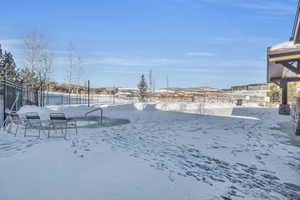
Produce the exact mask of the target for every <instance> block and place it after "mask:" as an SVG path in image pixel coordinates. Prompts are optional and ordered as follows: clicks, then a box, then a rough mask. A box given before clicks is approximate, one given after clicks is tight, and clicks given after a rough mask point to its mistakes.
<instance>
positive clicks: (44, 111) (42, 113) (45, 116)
mask: <svg viewBox="0 0 300 200" xmlns="http://www.w3.org/2000/svg"><path fill="white" fill-rule="evenodd" d="M29 112H35V113H38V114H39V116H40V117H41V119H42V120H48V119H49V114H50V113H52V112H53V111H51V110H50V109H48V108H42V107H38V106H23V107H21V109H20V110H19V111H18V112H17V113H18V114H19V115H23V116H25V114H26V113H29Z"/></svg>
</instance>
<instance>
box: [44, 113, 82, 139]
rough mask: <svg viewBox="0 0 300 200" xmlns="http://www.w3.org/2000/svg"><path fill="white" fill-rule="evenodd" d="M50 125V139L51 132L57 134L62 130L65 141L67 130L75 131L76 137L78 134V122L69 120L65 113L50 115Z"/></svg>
mask: <svg viewBox="0 0 300 200" xmlns="http://www.w3.org/2000/svg"><path fill="white" fill-rule="evenodd" d="M49 125H50V128H49V130H48V138H49V137H50V132H51V130H55V131H56V133H57V131H58V130H60V131H61V133H62V134H63V137H64V138H65V139H66V138H67V129H75V131H76V135H77V133H78V130H77V123H76V121H75V120H72V119H67V118H66V115H65V114H64V113H50V124H49Z"/></svg>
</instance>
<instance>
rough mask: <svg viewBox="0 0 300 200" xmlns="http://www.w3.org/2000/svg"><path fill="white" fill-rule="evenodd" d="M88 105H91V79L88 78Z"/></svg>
mask: <svg viewBox="0 0 300 200" xmlns="http://www.w3.org/2000/svg"><path fill="white" fill-rule="evenodd" d="M88 107H90V80H88Z"/></svg>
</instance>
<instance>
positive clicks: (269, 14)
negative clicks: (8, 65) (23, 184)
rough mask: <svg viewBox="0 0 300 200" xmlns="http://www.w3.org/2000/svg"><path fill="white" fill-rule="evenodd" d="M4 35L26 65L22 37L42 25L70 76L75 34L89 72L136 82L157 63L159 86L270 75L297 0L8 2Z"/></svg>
mask: <svg viewBox="0 0 300 200" xmlns="http://www.w3.org/2000/svg"><path fill="white" fill-rule="evenodd" d="M1 7H2V8H5V9H1V26H0V43H2V45H3V47H4V48H6V49H8V50H10V51H12V52H13V53H14V54H15V57H16V60H17V64H18V66H19V67H21V66H22V39H23V38H24V36H25V35H26V34H28V33H30V32H32V31H38V32H40V33H42V34H43V35H44V36H45V37H46V38H47V39H48V40H49V42H50V44H51V45H50V47H51V49H52V50H53V52H55V62H54V64H55V66H54V69H55V73H54V74H53V79H54V80H56V81H60V82H63V81H64V77H65V67H66V62H65V60H66V55H67V54H66V50H67V49H68V46H69V43H70V42H72V43H73V45H74V46H75V50H76V52H77V53H78V54H79V55H80V57H81V59H82V68H83V69H84V72H83V74H82V77H81V78H82V80H88V79H90V80H91V82H92V86H94V87H111V86H123V87H135V86H136V85H137V82H138V79H139V75H140V74H142V73H145V74H146V75H147V74H148V72H149V70H150V69H152V71H153V76H154V79H155V82H156V86H157V88H160V87H165V86H166V77H167V76H168V77H169V85H170V86H171V87H198V86H210V87H217V88H226V87H230V86H232V85H239V84H248V83H255V82H265V81H266V80H265V79H266V72H265V71H266V70H265V68H266V64H265V57H266V47H267V46H270V45H273V44H276V43H279V42H283V41H287V40H288V39H289V37H290V35H291V30H292V25H293V21H294V15H295V12H296V7H297V0H273V1H270V0H122V1H120V0H119V1H117V0H106V1H103V0H97V1H96V0H87V1H74V0H73V1H68V0H64V1H62V0H60V1H58V0H51V1H50V0H49V1H40V0H35V1H33V0H26V1H25V0H24V1H22V0H19V1H3V2H1Z"/></svg>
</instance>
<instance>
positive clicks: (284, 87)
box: [279, 79, 290, 115]
mask: <svg viewBox="0 0 300 200" xmlns="http://www.w3.org/2000/svg"><path fill="white" fill-rule="evenodd" d="M280 87H281V104H280V107H279V114H280V115H290V105H289V104H288V81H287V79H281V80H280Z"/></svg>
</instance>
